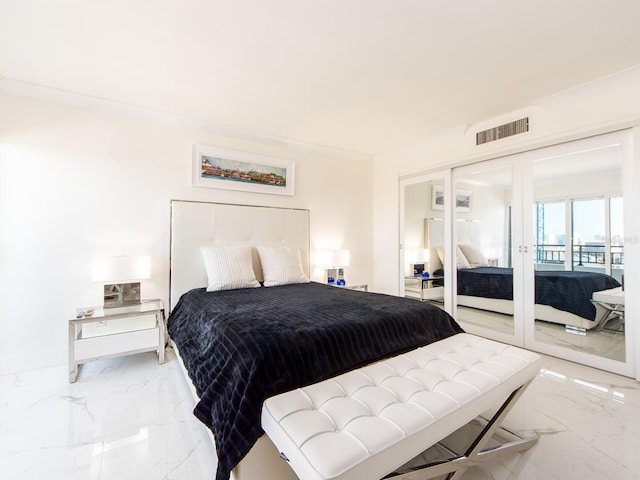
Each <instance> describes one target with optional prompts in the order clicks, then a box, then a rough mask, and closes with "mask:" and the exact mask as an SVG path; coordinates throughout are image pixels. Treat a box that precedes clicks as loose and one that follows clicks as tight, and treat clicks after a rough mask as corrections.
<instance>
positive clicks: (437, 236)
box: [399, 171, 451, 309]
mask: <svg viewBox="0 0 640 480" xmlns="http://www.w3.org/2000/svg"><path fill="white" fill-rule="evenodd" d="M449 178H450V172H449V171H446V172H444V173H434V174H430V175H421V176H419V177H415V178H410V179H407V180H403V181H401V183H400V211H401V212H402V214H401V218H400V239H401V242H400V258H399V264H400V279H399V280H400V294H401V295H404V296H405V297H408V298H413V299H415V300H418V301H423V302H430V303H433V304H434V305H436V306H438V307H440V308H443V309H446V308H448V309H450V304H451V295H450V288H448V287H447V288H446V287H445V282H444V268H443V263H442V260H441V258H442V257H444V256H445V255H446V254H447V253H448V250H449V247H448V245H449V244H450V243H451V242H450V234H449V233H447V234H446V238H445V232H446V231H447V228H445V226H448V225H449V223H450V219H449V216H448V214H447V211H446V209H445V204H446V203H447V202H448V196H449V192H448V183H449Z"/></svg>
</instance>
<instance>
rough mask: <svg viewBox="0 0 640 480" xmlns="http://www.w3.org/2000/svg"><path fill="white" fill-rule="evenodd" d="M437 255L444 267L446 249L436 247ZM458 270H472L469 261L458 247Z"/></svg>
mask: <svg viewBox="0 0 640 480" xmlns="http://www.w3.org/2000/svg"><path fill="white" fill-rule="evenodd" d="M436 253H437V254H438V258H439V259H440V261H441V262H442V265H444V249H443V248H442V247H436ZM456 268H471V266H470V265H469V261H468V260H467V258H466V257H465V256H464V253H462V250H460V247H456Z"/></svg>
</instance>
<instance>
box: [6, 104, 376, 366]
mask: <svg viewBox="0 0 640 480" xmlns="http://www.w3.org/2000/svg"><path fill="white" fill-rule="evenodd" d="M194 143H199V144H204V145H213V146H219V147H223V148H230V149H237V150H240V151H247V152H252V153H260V154H264V155H270V156H274V157H281V158H287V159H291V160H295V162H296V183H295V190H296V192H295V196H293V197H288V196H280V195H264V194H253V193H244V192H234V191H226V190H215V189H208V188H196V187H192V186H191V155H192V145H193V144H194ZM371 169H372V167H371V162H370V161H369V160H367V159H357V158H353V157H349V158H348V159H345V158H341V157H340V156H339V155H338V154H329V153H326V152H322V151H321V150H319V149H318V150H314V149H311V148H309V149H305V148H295V149H294V148H287V147H284V146H277V145H271V144H264V143H257V142H250V141H247V140H240V139H237V138H236V139H234V138H231V137H223V136H220V135H216V134H213V133H210V132H206V131H203V130H196V129H191V128H182V127H179V126H175V125H170V124H168V123H159V122H155V121H150V120H144V119H136V118H132V117H128V116H122V115H117V114H112V113H105V112H98V111H90V110H86V109H81V108H76V107H73V106H66V105H63V104H57V103H49V102H46V101H41V100H35V99H27V98H22V97H17V96H13V95H0V292H1V293H0V374H1V373H6V372H12V371H18V370H25V369H29V368H36V367H41V366H48V365H54V364H60V363H64V362H66V358H67V357H66V356H67V335H68V334H67V320H68V319H69V318H72V315H73V313H74V311H75V308H77V307H82V306H89V305H99V304H101V303H102V292H101V288H102V287H101V285H100V284H94V283H92V282H91V272H90V262H91V258H92V257H93V256H96V255H104V254H133V253H146V254H148V255H150V256H151V257H152V275H151V279H150V280H148V281H144V282H143V283H142V296H143V297H146V298H154V297H159V298H162V299H163V300H164V301H165V305H166V304H168V288H169V287H168V285H169V277H168V275H169V201H170V199H189V200H203V201H213V202H228V203H241V204H251V205H270V206H283V207H296V208H308V209H309V210H310V211H311V242H312V249H314V248H318V249H321V248H328V247H329V248H345V249H348V250H350V251H351V266H350V267H349V268H348V269H347V270H346V272H345V274H346V275H345V276H346V277H347V280H348V281H349V282H351V283H371V279H372V265H371V261H370V259H371V257H372V240H371V239H372V220H371V218H372V211H371V209H372V206H371V196H372V192H371V185H372V181H371ZM312 277H313V279H315V280H318V281H323V271H322V270H320V269H312Z"/></svg>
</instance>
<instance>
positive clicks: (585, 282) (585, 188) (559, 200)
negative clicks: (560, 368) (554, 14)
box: [445, 132, 635, 376]
mask: <svg viewBox="0 0 640 480" xmlns="http://www.w3.org/2000/svg"><path fill="white" fill-rule="evenodd" d="M629 141H630V140H629V137H628V135H625V133H624V132H623V133H616V134H609V135H603V136H598V137H592V138H589V139H586V140H581V141H576V142H571V143H567V144H562V145H559V146H555V147H548V148H544V149H539V150H536V151H531V152H526V153H523V154H519V155H514V156H510V157H505V158H503V159H499V160H490V161H484V162H479V163H477V164H474V165H467V166H464V167H459V168H456V169H454V170H453V173H452V186H453V188H452V189H453V190H454V195H455V208H454V209H453V211H452V223H451V228H452V243H451V248H450V250H449V255H448V257H447V256H445V260H447V261H448V262H449V263H451V264H454V265H455V273H454V272H452V273H450V274H449V273H445V274H446V275H447V276H450V277H451V278H452V282H453V283H454V285H453V286H452V291H453V292H454V293H455V295H452V297H453V298H452V302H453V306H454V307H455V308H454V309H453V312H454V316H455V317H456V319H457V320H458V321H459V322H460V323H461V324H462V326H463V327H464V328H465V329H466V330H467V331H469V332H471V333H476V334H479V335H483V336H486V337H489V338H494V339H496V340H500V341H505V342H508V343H511V344H514V345H519V346H524V347H526V348H530V349H532V350H536V351H539V352H542V353H547V354H550V355H554V356H558V357H562V358H566V359H568V360H572V361H576V362H580V363H583V364H586V365H590V366H594V367H597V368H602V369H605V370H609V371H612V372H616V373H621V374H624V375H630V376H633V375H634V372H635V368H634V361H633V359H634V355H633V352H632V351H631V349H632V348H633V342H632V341H631V335H630V334H629V326H628V325H626V324H625V323H626V322H625V315H629V312H628V311H625V301H624V290H623V284H624V273H625V245H624V239H625V228H624V226H625V225H624V224H625V222H624V198H625V196H624V193H625V192H624V191H623V169H624V165H625V159H624V154H623V152H625V151H629V150H630V149H629V148H626V149H625V142H629ZM445 265H446V262H445ZM445 272H446V269H445ZM631 328H633V327H631Z"/></svg>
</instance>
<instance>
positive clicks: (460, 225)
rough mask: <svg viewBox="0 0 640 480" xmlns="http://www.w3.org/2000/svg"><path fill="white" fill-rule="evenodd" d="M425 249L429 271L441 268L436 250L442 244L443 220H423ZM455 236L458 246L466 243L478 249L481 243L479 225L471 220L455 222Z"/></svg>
mask: <svg viewBox="0 0 640 480" xmlns="http://www.w3.org/2000/svg"><path fill="white" fill-rule="evenodd" d="M424 228H425V237H426V238H425V242H424V243H425V247H426V248H428V249H429V270H430V271H431V272H432V273H433V271H434V270H437V269H439V268H442V262H441V261H440V258H439V257H438V254H437V252H436V249H437V248H438V247H442V246H443V244H444V220H443V219H441V218H425V224H424ZM456 236H457V238H458V242H457V243H458V245H459V244H461V243H466V244H469V245H474V246H476V247H480V246H481V243H482V231H481V229H480V223H479V222H476V221H473V220H465V221H460V222H456Z"/></svg>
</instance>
